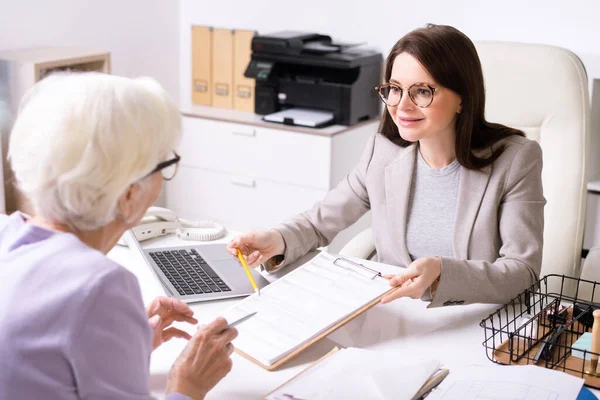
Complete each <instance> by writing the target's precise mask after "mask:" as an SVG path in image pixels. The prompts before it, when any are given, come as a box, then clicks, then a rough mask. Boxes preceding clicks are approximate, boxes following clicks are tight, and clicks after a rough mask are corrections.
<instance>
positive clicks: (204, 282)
mask: <svg viewBox="0 0 600 400" xmlns="http://www.w3.org/2000/svg"><path fill="white" fill-rule="evenodd" d="M149 254H150V257H152V260H154V262H155V263H156V265H158V267H159V268H160V270H161V271H162V272H163V274H165V276H166V277H167V278H168V279H169V281H170V282H171V284H172V285H173V286H174V287H175V289H177V291H178V292H179V294H180V295H182V296H189V295H192V294H202V293H214V292H229V291H231V289H230V288H229V286H227V284H226V283H225V282H223V280H222V279H221V278H220V277H219V275H218V274H217V273H216V272H215V271H214V270H213V269H212V268H211V267H209V266H208V263H207V262H206V261H204V259H203V258H202V257H201V256H200V254H198V252H197V251H196V250H194V249H191V250H167V251H154V252H149Z"/></svg>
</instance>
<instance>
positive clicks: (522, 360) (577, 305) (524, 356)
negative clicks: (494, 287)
mask: <svg viewBox="0 0 600 400" xmlns="http://www.w3.org/2000/svg"><path fill="white" fill-rule="evenodd" d="M598 299H600V283H598V282H592V281H587V280H583V279H578V278H572V277H568V276H564V275H547V276H545V277H544V278H542V279H541V280H540V281H538V282H537V283H535V284H534V285H532V286H530V287H529V288H528V289H526V290H525V291H524V292H522V293H521V294H520V295H518V296H517V297H515V298H514V299H512V300H511V301H510V302H509V303H507V304H505V305H504V306H502V307H500V308H499V309H498V310H496V311H495V312H494V313H492V314H490V315H489V316H488V317H487V318H485V319H484V320H482V321H481V323H480V326H481V327H482V328H483V329H484V333H485V340H484V342H483V346H484V347H485V350H486V354H487V357H488V358H489V359H490V360H491V361H493V362H495V363H498V364H507V365H509V364H516V365H527V364H531V365H537V366H540V367H545V368H552V369H556V370H559V371H563V372H565V373H568V374H571V375H574V376H578V377H581V378H583V379H584V380H585V384H586V385H587V386H591V387H594V388H597V389H600V368H598V370H597V371H598V376H594V375H592V374H591V371H590V370H589V369H590V361H589V359H590V358H591V357H593V356H596V357H598V356H600V354H599V353H594V352H592V351H591V350H590V349H587V350H586V349H583V350H577V351H576V352H575V353H579V356H580V357H583V358H579V357H575V356H574V355H573V350H574V348H573V344H574V343H575V342H576V341H577V339H578V338H579V337H580V336H581V335H582V334H583V333H585V332H591V331H592V325H593V321H594V318H593V316H592V312H593V310H596V309H600V301H598ZM594 300H596V302H595V301H594Z"/></svg>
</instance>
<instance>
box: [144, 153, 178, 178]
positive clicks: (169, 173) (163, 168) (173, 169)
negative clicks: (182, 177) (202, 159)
mask: <svg viewBox="0 0 600 400" xmlns="http://www.w3.org/2000/svg"><path fill="white" fill-rule="evenodd" d="M173 154H175V157H173V158H172V159H170V160H167V161H163V162H161V163H160V164H158V165H157V166H156V168H154V169H153V170H152V172H150V173H149V174H147V175H146V176H145V177H147V176H150V175H152V174H154V173H156V172H158V171H160V172H161V174H162V177H163V179H164V180H165V181H170V180H171V179H173V178H174V177H175V174H177V169H178V168H179V160H181V157H179V154H177V153H176V152H173ZM145 177H144V178H145Z"/></svg>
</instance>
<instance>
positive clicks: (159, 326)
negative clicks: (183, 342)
mask: <svg viewBox="0 0 600 400" xmlns="http://www.w3.org/2000/svg"><path fill="white" fill-rule="evenodd" d="M146 312H147V313H148V322H149V323H150V327H151V328H152V350H156V349H157V348H158V346H160V345H161V344H163V343H165V342H168V341H169V340H171V339H173V338H174V337H177V338H182V339H187V340H189V339H190V338H191V336H190V334H188V333H187V332H184V331H182V330H181V329H177V328H174V327H170V328H169V326H170V325H171V324H172V323H173V322H174V321H182V322H188V323H190V324H192V325H196V324H197V323H198V320H197V319H196V318H194V312H193V311H192V310H191V309H190V308H189V307H188V306H187V304H185V303H184V302H182V301H180V300H177V299H173V298H171V297H165V296H161V297H157V298H156V299H154V300H152V303H150V305H149V306H148V307H147V308H146Z"/></svg>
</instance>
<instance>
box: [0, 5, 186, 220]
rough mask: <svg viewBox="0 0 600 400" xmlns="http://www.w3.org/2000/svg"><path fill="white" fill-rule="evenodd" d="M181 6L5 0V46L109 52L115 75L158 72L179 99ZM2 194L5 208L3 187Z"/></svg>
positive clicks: (0, 41) (1, 34)
mask: <svg viewBox="0 0 600 400" xmlns="http://www.w3.org/2000/svg"><path fill="white" fill-rule="evenodd" d="M179 5H180V1H179V0H49V1H46V0H17V1H11V0H0V50H12V49H23V48H32V47H41V46H77V47H84V48H90V49H95V50H102V51H109V52H110V53H111V73H112V74H115V75H121V76H128V77H135V76H142V75H144V76H150V77H153V78H155V79H156V80H157V81H159V82H160V83H161V84H162V85H163V86H164V87H165V88H166V89H167V91H168V92H169V93H170V94H171V96H172V97H173V99H174V100H175V101H176V102H179V45H178V41H179V23H180V21H179ZM0 109H1V107H0ZM0 111H1V110H0ZM1 117H2V116H0V118H1ZM5 117H6V116H5ZM0 125H1V124H0ZM0 154H1V153H0ZM1 164H2V163H0V168H1V166H2V165H1ZM1 183H2V176H1V171H0V186H1ZM0 197H2V201H0V212H2V211H3V208H4V207H3V204H2V203H3V197H4V196H3V195H2V188H0ZM163 201H164V199H163V198H162V197H161V198H159V200H158V202H157V203H158V204H162V202H163Z"/></svg>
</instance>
